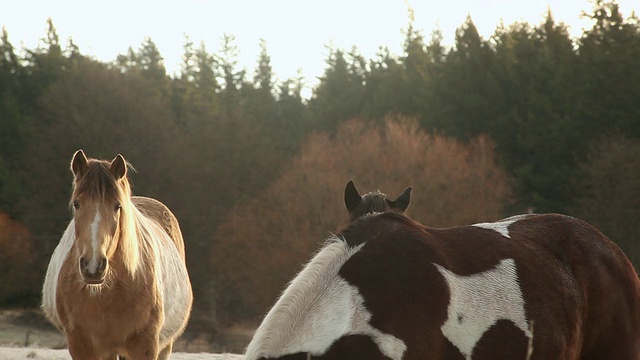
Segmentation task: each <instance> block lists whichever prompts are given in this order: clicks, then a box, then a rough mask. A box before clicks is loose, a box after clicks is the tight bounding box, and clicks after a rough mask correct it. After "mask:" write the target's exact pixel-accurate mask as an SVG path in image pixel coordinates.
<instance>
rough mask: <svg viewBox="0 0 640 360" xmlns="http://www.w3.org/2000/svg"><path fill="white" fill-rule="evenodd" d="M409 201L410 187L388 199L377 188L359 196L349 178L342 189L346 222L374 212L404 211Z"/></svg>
mask: <svg viewBox="0 0 640 360" xmlns="http://www.w3.org/2000/svg"><path fill="white" fill-rule="evenodd" d="M410 201H411V187H408V188H406V189H404V191H403V192H402V193H401V194H400V195H398V197H397V198H396V199H395V200H391V199H389V198H388V197H387V195H385V194H383V193H381V192H380V191H379V190H376V191H372V192H370V193H368V194H365V195H364V196H360V193H359V192H358V189H357V188H356V186H355V184H354V183H353V180H349V182H348V183H347V186H346V187H345V189H344V204H345V206H346V207H347V211H348V212H349V214H348V220H347V221H348V222H351V221H353V220H355V219H357V218H359V217H361V216H364V215H367V214H371V213H375V212H386V211H396V212H399V213H404V212H405V210H407V207H409V202H410Z"/></svg>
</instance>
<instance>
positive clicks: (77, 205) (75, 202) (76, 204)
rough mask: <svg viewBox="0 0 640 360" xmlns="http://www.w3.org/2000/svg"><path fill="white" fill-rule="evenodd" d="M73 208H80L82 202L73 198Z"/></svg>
mask: <svg viewBox="0 0 640 360" xmlns="http://www.w3.org/2000/svg"><path fill="white" fill-rule="evenodd" d="M73 208H74V209H76V210H78V209H79V208H80V202H79V201H78V200H73Z"/></svg>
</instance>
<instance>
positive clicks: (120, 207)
mask: <svg viewBox="0 0 640 360" xmlns="http://www.w3.org/2000/svg"><path fill="white" fill-rule="evenodd" d="M114 209H115V210H116V211H118V210H120V209H122V205H120V203H116V205H115V206H114Z"/></svg>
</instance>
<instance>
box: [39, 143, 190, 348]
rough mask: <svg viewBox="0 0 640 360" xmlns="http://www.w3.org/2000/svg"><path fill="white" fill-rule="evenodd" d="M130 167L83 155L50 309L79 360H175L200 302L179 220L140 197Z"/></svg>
mask: <svg viewBox="0 0 640 360" xmlns="http://www.w3.org/2000/svg"><path fill="white" fill-rule="evenodd" d="M128 166H129V165H128V163H127V162H126V161H125V159H124V158H123V157H122V155H118V156H116V158H115V159H113V161H111V162H108V161H103V160H96V159H87V158H86V156H85V154H84V152H82V150H78V151H77V152H76V153H75V155H74V156H73V160H72V161H71V170H72V171H73V174H74V182H73V194H72V196H71V204H72V206H73V208H74V210H73V219H72V220H71V222H70V223H69V226H68V227H67V229H66V231H65V232H64V234H63V236H62V239H61V240H60V243H59V244H58V246H57V247H56V249H55V251H54V252H53V255H52V258H51V262H50V263H49V268H48V270H47V275H46V278H45V282H44V287H43V292H42V295H43V299H42V308H43V310H44V313H45V314H46V316H47V318H48V319H49V320H50V321H51V322H52V323H53V324H55V325H56V326H57V327H58V328H59V329H60V330H61V331H63V332H64V334H65V335H66V337H67V342H68V345H69V352H70V353H71V357H72V358H73V359H82V360H94V359H95V360H98V359H116V358H117V357H118V355H119V356H120V357H124V358H128V359H133V360H137V359H149V360H155V359H168V358H169V354H170V353H171V349H172V346H173V342H174V340H175V339H176V338H177V337H178V336H179V335H180V334H181V333H182V331H183V330H184V328H185V326H186V324H187V321H188V319H189V314H190V312H191V305H192V302H193V296H192V292H191V284H190V281H189V275H188V273H187V268H186V264H185V250H184V241H183V239H182V234H181V232H180V227H179V225H178V221H177V220H176V218H175V216H174V215H173V214H172V213H171V211H169V209H168V208H167V207H166V206H165V205H163V204H162V203H160V202H159V201H157V200H154V199H150V198H146V197H132V196H131V187H130V184H129V181H128V179H127V168H128Z"/></svg>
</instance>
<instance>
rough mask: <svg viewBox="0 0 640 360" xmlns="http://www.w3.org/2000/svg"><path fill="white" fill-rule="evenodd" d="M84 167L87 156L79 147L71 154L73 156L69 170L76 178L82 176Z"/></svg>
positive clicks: (85, 166)
mask: <svg viewBox="0 0 640 360" xmlns="http://www.w3.org/2000/svg"><path fill="white" fill-rule="evenodd" d="M86 168H87V157H86V156H85V155H84V151H82V149H80V150H78V151H76V152H75V154H73V158H72V159H71V171H72V172H73V176H75V177H76V178H78V177H80V176H82V174H83V173H84V170H85V169H86Z"/></svg>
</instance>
